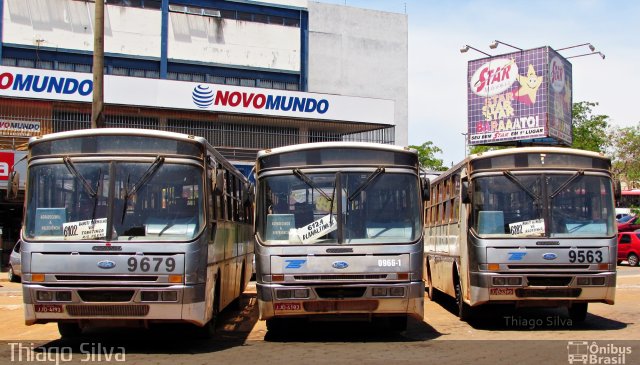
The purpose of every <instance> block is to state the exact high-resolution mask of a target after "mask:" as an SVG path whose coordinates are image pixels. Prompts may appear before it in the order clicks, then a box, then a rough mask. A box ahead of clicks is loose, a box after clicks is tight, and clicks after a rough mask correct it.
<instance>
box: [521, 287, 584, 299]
mask: <svg viewBox="0 0 640 365" xmlns="http://www.w3.org/2000/svg"><path fill="white" fill-rule="evenodd" d="M580 293H582V289H578V288H571V289H522V288H520V289H516V296H517V297H518V298H577V297H579V296H580Z"/></svg>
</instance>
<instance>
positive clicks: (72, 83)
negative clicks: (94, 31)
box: [0, 66, 395, 125]
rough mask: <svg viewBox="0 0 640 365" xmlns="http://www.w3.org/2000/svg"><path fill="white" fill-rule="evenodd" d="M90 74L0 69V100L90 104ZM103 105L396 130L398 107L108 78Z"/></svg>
mask: <svg viewBox="0 0 640 365" xmlns="http://www.w3.org/2000/svg"><path fill="white" fill-rule="evenodd" d="M92 93H93V80H92V75H91V74H86V73H78V72H62V71H52V70H39V69H28V68H19V67H3V66H0V96H5V97H17V98H32V99H46V100H62V101H78V102H91V101H92ZM104 102H105V103H107V104H117V105H136V106H146V107H156V108H170V109H190V110H208V111H214V112H225V113H240V114H254V115H267V116H276V117H288V118H304V119H321V120H333V121H350V122H364V123H378V124H388V125H394V124H395V123H394V101H392V100H383V99H371V98H361V97H353V96H342V95H331V94H317V93H304V92H294V91H285V90H273V89H260V88H250V87H238V86H229V85H218V84H205V83H195V82H184V81H174V80H159V79H144V78H135V77H122V76H112V75H105V77H104Z"/></svg>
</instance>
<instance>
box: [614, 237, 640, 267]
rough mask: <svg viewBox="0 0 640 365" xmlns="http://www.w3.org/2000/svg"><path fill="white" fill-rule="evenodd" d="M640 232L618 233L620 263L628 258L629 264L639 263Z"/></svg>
mask: <svg viewBox="0 0 640 365" xmlns="http://www.w3.org/2000/svg"><path fill="white" fill-rule="evenodd" d="M638 256H640V232H621V233H618V264H620V263H621V262H622V261H624V260H626V261H627V262H628V263H629V266H636V265H638Z"/></svg>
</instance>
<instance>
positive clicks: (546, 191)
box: [425, 147, 617, 321]
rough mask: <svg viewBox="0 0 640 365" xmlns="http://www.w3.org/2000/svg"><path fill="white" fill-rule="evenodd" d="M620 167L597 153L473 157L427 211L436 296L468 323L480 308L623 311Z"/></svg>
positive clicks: (436, 183) (552, 150)
mask: <svg viewBox="0 0 640 365" xmlns="http://www.w3.org/2000/svg"><path fill="white" fill-rule="evenodd" d="M610 167H611V162H610V160H609V159H608V158H606V157H605V156H604V155H602V154H599V153H594V152H587V151H582V150H575V149H569V148H558V147H546V148H543V147H524V148H512V149H505V150H499V151H493V152H487V153H482V154H477V155H471V156H468V157H467V158H466V159H465V160H464V161H462V162H461V163H459V164H458V165H456V166H454V167H452V168H451V169H449V170H448V171H447V172H445V173H444V174H442V175H440V176H439V177H438V178H436V179H434V180H433V181H432V184H431V189H432V190H431V196H430V199H429V200H428V202H427V203H426V210H425V215H426V218H425V219H426V226H425V231H426V236H427V237H428V238H427V240H426V242H425V258H426V260H425V262H426V282H427V286H428V291H429V296H430V297H431V298H432V299H433V298H435V297H436V296H437V295H439V294H440V293H446V294H448V295H450V296H452V297H454V298H456V302H457V304H458V314H459V317H460V318H461V319H463V320H467V319H469V318H471V316H472V314H473V310H474V308H475V307H476V306H478V305H481V304H485V303H512V304H515V305H516V306H541V307H542V306H550V307H551V306H553V307H562V306H564V307H567V308H568V312H569V315H570V318H571V319H572V320H575V321H582V320H584V319H585V317H586V314H587V306H588V303H590V302H600V303H607V304H613V302H614V294H615V287H616V249H617V247H616V224H615V210H614V191H617V189H614V184H613V183H612V179H611V173H610Z"/></svg>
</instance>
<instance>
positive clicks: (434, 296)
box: [427, 272, 440, 302]
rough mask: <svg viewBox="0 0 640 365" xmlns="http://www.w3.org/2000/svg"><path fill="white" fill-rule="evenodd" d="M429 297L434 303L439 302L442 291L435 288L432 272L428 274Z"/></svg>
mask: <svg viewBox="0 0 640 365" xmlns="http://www.w3.org/2000/svg"><path fill="white" fill-rule="evenodd" d="M427 295H428V296H429V299H430V300H431V301H432V302H437V301H438V300H439V299H440V291H439V290H438V289H436V288H435V287H434V286H433V282H432V281H431V273H430V272H429V273H428V274H427Z"/></svg>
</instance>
